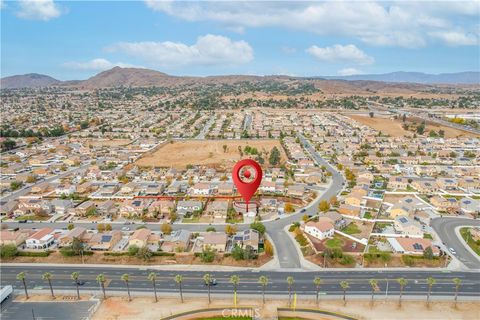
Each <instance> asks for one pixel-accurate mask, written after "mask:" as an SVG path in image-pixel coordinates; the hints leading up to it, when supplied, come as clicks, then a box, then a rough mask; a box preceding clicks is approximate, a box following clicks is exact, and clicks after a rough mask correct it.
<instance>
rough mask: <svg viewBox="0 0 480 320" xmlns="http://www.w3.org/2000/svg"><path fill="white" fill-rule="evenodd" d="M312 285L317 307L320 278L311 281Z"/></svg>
mask: <svg viewBox="0 0 480 320" xmlns="http://www.w3.org/2000/svg"><path fill="white" fill-rule="evenodd" d="M313 284H314V285H315V302H316V304H317V305H318V294H319V292H320V286H321V285H322V279H320V277H315V279H313Z"/></svg>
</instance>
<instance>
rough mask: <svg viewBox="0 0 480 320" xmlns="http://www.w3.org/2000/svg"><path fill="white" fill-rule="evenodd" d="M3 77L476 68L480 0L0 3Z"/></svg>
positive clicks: (31, 0) (308, 73)
mask: <svg viewBox="0 0 480 320" xmlns="http://www.w3.org/2000/svg"><path fill="white" fill-rule="evenodd" d="M1 8H2V9H1V74H2V77H4V76H9V75H14V74H24V73H30V72H36V73H43V74H48V75H51V76H53V77H56V78H58V79H61V80H67V79H85V78H87V77H89V76H92V75H94V74H96V73H98V72H100V71H102V70H106V69H109V68H112V67H113V66H115V65H119V66H137V67H146V68H151V69H155V70H159V71H162V72H166V73H169V74H174V75H216V74H259V75H264V74H288V75H300V76H314V75H343V74H356V73H385V72H392V71H420V72H427V73H442V72H457V71H468V70H470V71H473V70H476V71H478V70H479V69H480V66H479V63H480V62H479V61H480V49H479V41H480V22H479V21H480V1H478V0H477V1H435V2H431V1H411V0H410V1H388V2H387V1H381V2H375V1H353V2H352V1H350V2H346V1H330V2H298V1H297V2H287V1H281V2H266V1H254V2H240V1H216V2H206V1H205V2H186V1H182V2H170V1H161V2H159V1H135V2H130V1H104V2H98V1H97V2H93V1H78V2H76V1H63V2H61V1H52V0H35V1H34V0H24V1H2V2H1Z"/></svg>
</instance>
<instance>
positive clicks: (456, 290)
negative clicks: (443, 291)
mask: <svg viewBox="0 0 480 320" xmlns="http://www.w3.org/2000/svg"><path fill="white" fill-rule="evenodd" d="M452 281H453V283H454V284H455V305H457V298H458V289H460V285H461V284H462V280H461V279H459V278H453V279H452Z"/></svg>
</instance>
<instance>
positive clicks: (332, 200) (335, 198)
mask: <svg viewBox="0 0 480 320" xmlns="http://www.w3.org/2000/svg"><path fill="white" fill-rule="evenodd" d="M330 204H331V205H332V206H336V205H338V199H337V197H335V196H333V197H331V198H330Z"/></svg>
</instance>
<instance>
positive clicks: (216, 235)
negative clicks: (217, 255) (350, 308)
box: [203, 232, 228, 252]
mask: <svg viewBox="0 0 480 320" xmlns="http://www.w3.org/2000/svg"><path fill="white" fill-rule="evenodd" d="M227 240H228V236H227V234H226V233H224V232H207V233H206V234H205V236H204V237H203V249H207V248H210V249H212V250H214V251H217V252H225V249H226V247H227Z"/></svg>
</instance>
